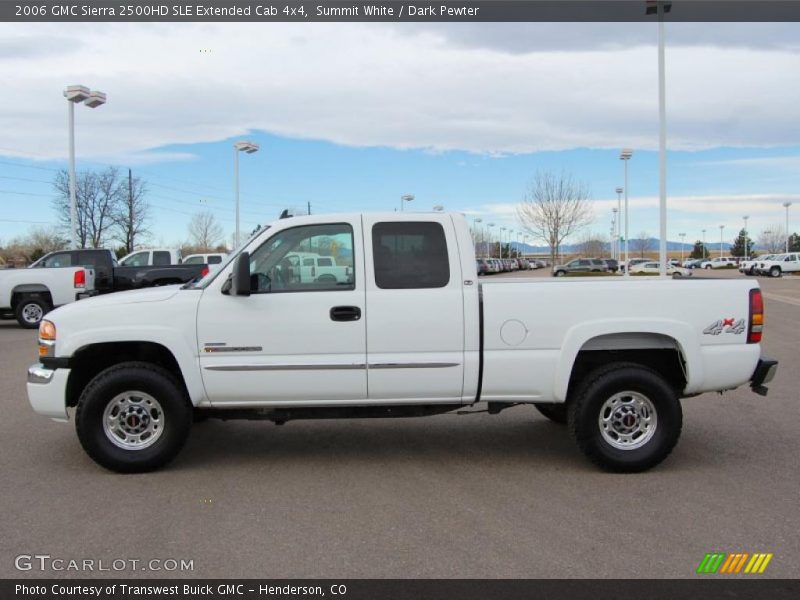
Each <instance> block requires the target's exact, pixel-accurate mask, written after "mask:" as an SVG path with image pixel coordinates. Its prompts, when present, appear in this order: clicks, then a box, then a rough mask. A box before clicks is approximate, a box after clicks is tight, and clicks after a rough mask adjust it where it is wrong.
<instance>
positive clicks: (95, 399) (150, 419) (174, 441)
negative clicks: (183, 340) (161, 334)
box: [75, 362, 192, 473]
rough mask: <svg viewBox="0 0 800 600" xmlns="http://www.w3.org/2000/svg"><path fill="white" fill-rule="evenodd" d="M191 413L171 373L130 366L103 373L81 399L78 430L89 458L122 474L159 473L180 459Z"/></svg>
mask: <svg viewBox="0 0 800 600" xmlns="http://www.w3.org/2000/svg"><path fill="white" fill-rule="evenodd" d="M191 424H192V408H191V405H190V403H189V400H188V398H186V394H185V392H184V391H183V389H182V388H181V386H180V385H179V384H178V382H177V381H175V378H174V377H173V376H172V375H171V374H170V373H169V372H168V371H166V370H164V369H162V368H160V367H157V366H155V365H152V364H150V363H143V362H126V363H122V364H119V365H115V366H113V367H109V368H108V369H106V370H105V371H102V372H101V373H100V374H99V375H97V376H96V377H95V378H94V379H92V380H91V381H90V382H89V384H88V385H87V386H86V388H85V389H84V390H83V393H82V394H81V397H80V400H79V401H78V408H77V410H76V412H75V429H76V430H77V432H78V439H79V440H80V443H81V446H83V449H84V450H85V451H86V453H87V454H88V455H89V456H90V457H91V458H92V460H94V461H95V462H96V463H97V464H99V465H101V466H103V467H105V468H106V469H110V470H112V471H117V472H118V473H143V472H147V471H154V470H156V469H158V468H160V467H162V466H164V465H165V464H167V463H168V462H169V461H171V460H172V459H173V458H175V456H176V455H177V454H178V452H179V451H180V449H181V448H182V447H183V445H184V443H185V442H186V439H187V437H188V435H189V429H190V428H191Z"/></svg>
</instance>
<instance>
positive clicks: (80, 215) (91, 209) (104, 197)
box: [53, 167, 120, 248]
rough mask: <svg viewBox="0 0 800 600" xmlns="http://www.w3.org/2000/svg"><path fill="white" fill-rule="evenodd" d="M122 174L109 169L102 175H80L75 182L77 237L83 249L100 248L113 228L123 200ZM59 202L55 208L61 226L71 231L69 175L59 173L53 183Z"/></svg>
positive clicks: (54, 204)
mask: <svg viewBox="0 0 800 600" xmlns="http://www.w3.org/2000/svg"><path fill="white" fill-rule="evenodd" d="M119 186H120V182H119V171H118V170H117V169H116V168H115V167H108V168H106V169H105V170H103V171H98V172H95V171H84V172H82V173H78V174H77V176H76V181H75V204H76V209H77V211H76V212H77V215H76V216H77V236H78V243H79V245H80V247H81V248H86V247H87V246H91V247H92V248H100V247H101V246H102V245H103V243H104V242H105V241H106V236H107V235H108V233H109V230H110V228H111V227H112V226H113V225H114V220H113V214H114V213H115V212H116V210H117V207H118V204H119V200H120V187H119ZM53 187H54V188H55V191H56V194H57V195H56V198H55V199H54V200H53V206H54V208H55V209H56V211H57V212H58V215H59V220H60V222H61V224H62V226H63V227H64V228H65V229H66V230H67V231H69V230H70V227H71V218H70V197H69V175H68V173H67V171H59V172H58V174H57V175H56V178H55V180H54V181H53Z"/></svg>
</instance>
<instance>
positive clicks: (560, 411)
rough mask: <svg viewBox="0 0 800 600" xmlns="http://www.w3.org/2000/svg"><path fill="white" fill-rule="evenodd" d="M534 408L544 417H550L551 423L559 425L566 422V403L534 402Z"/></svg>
mask: <svg viewBox="0 0 800 600" xmlns="http://www.w3.org/2000/svg"><path fill="white" fill-rule="evenodd" d="M534 406H535V407H536V410H538V411H539V412H540V413H542V414H543V415H544V416H545V417H547V418H548V419H550V420H551V421H552V422H553V423H558V424H559V425H566V424H567V404H566V403H565V402H561V403H558V404H556V403H554V402H553V403H547V404H534Z"/></svg>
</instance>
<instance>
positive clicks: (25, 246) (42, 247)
mask: <svg viewBox="0 0 800 600" xmlns="http://www.w3.org/2000/svg"><path fill="white" fill-rule="evenodd" d="M68 244H69V241H68V240H67V239H66V238H64V236H62V235H61V233H60V232H59V231H58V229H57V228H56V227H34V228H33V229H31V230H30V231H29V232H28V233H27V234H25V235H23V236H17V237H15V238H14V239H12V240H10V241H9V243H8V244H7V245H6V247H4V248H0V258H2V259H3V260H2V262H7V263H14V264H17V263H19V264H20V266H22V265H24V264H27V263H29V262H33V261H35V260H38V259H39V258H41V257H42V256H44V255H45V254H48V253H50V252H55V251H56V250H63V249H64V248H66V247H67V245H68Z"/></svg>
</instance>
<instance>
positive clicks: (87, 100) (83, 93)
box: [64, 85, 106, 249]
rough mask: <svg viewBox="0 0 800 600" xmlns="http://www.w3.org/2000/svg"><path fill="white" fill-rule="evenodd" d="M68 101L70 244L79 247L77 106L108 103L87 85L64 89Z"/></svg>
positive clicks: (100, 94)
mask: <svg viewBox="0 0 800 600" xmlns="http://www.w3.org/2000/svg"><path fill="white" fill-rule="evenodd" d="M64 98H66V99H67V105H68V109H67V125H68V128H69V223H70V243H71V245H72V248H73V249H75V248H77V247H78V206H77V205H78V203H77V200H76V197H75V195H76V194H75V105H76V104H80V103H81V102H83V103H84V104H85V105H86V106H88V107H89V108H97V107H98V106H100V105H102V104H105V103H106V95H105V94H104V93H103V92H97V91H91V92H90V91H89V88H88V87H86V86H85V85H70V86H67V87H66V88H65V89H64Z"/></svg>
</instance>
